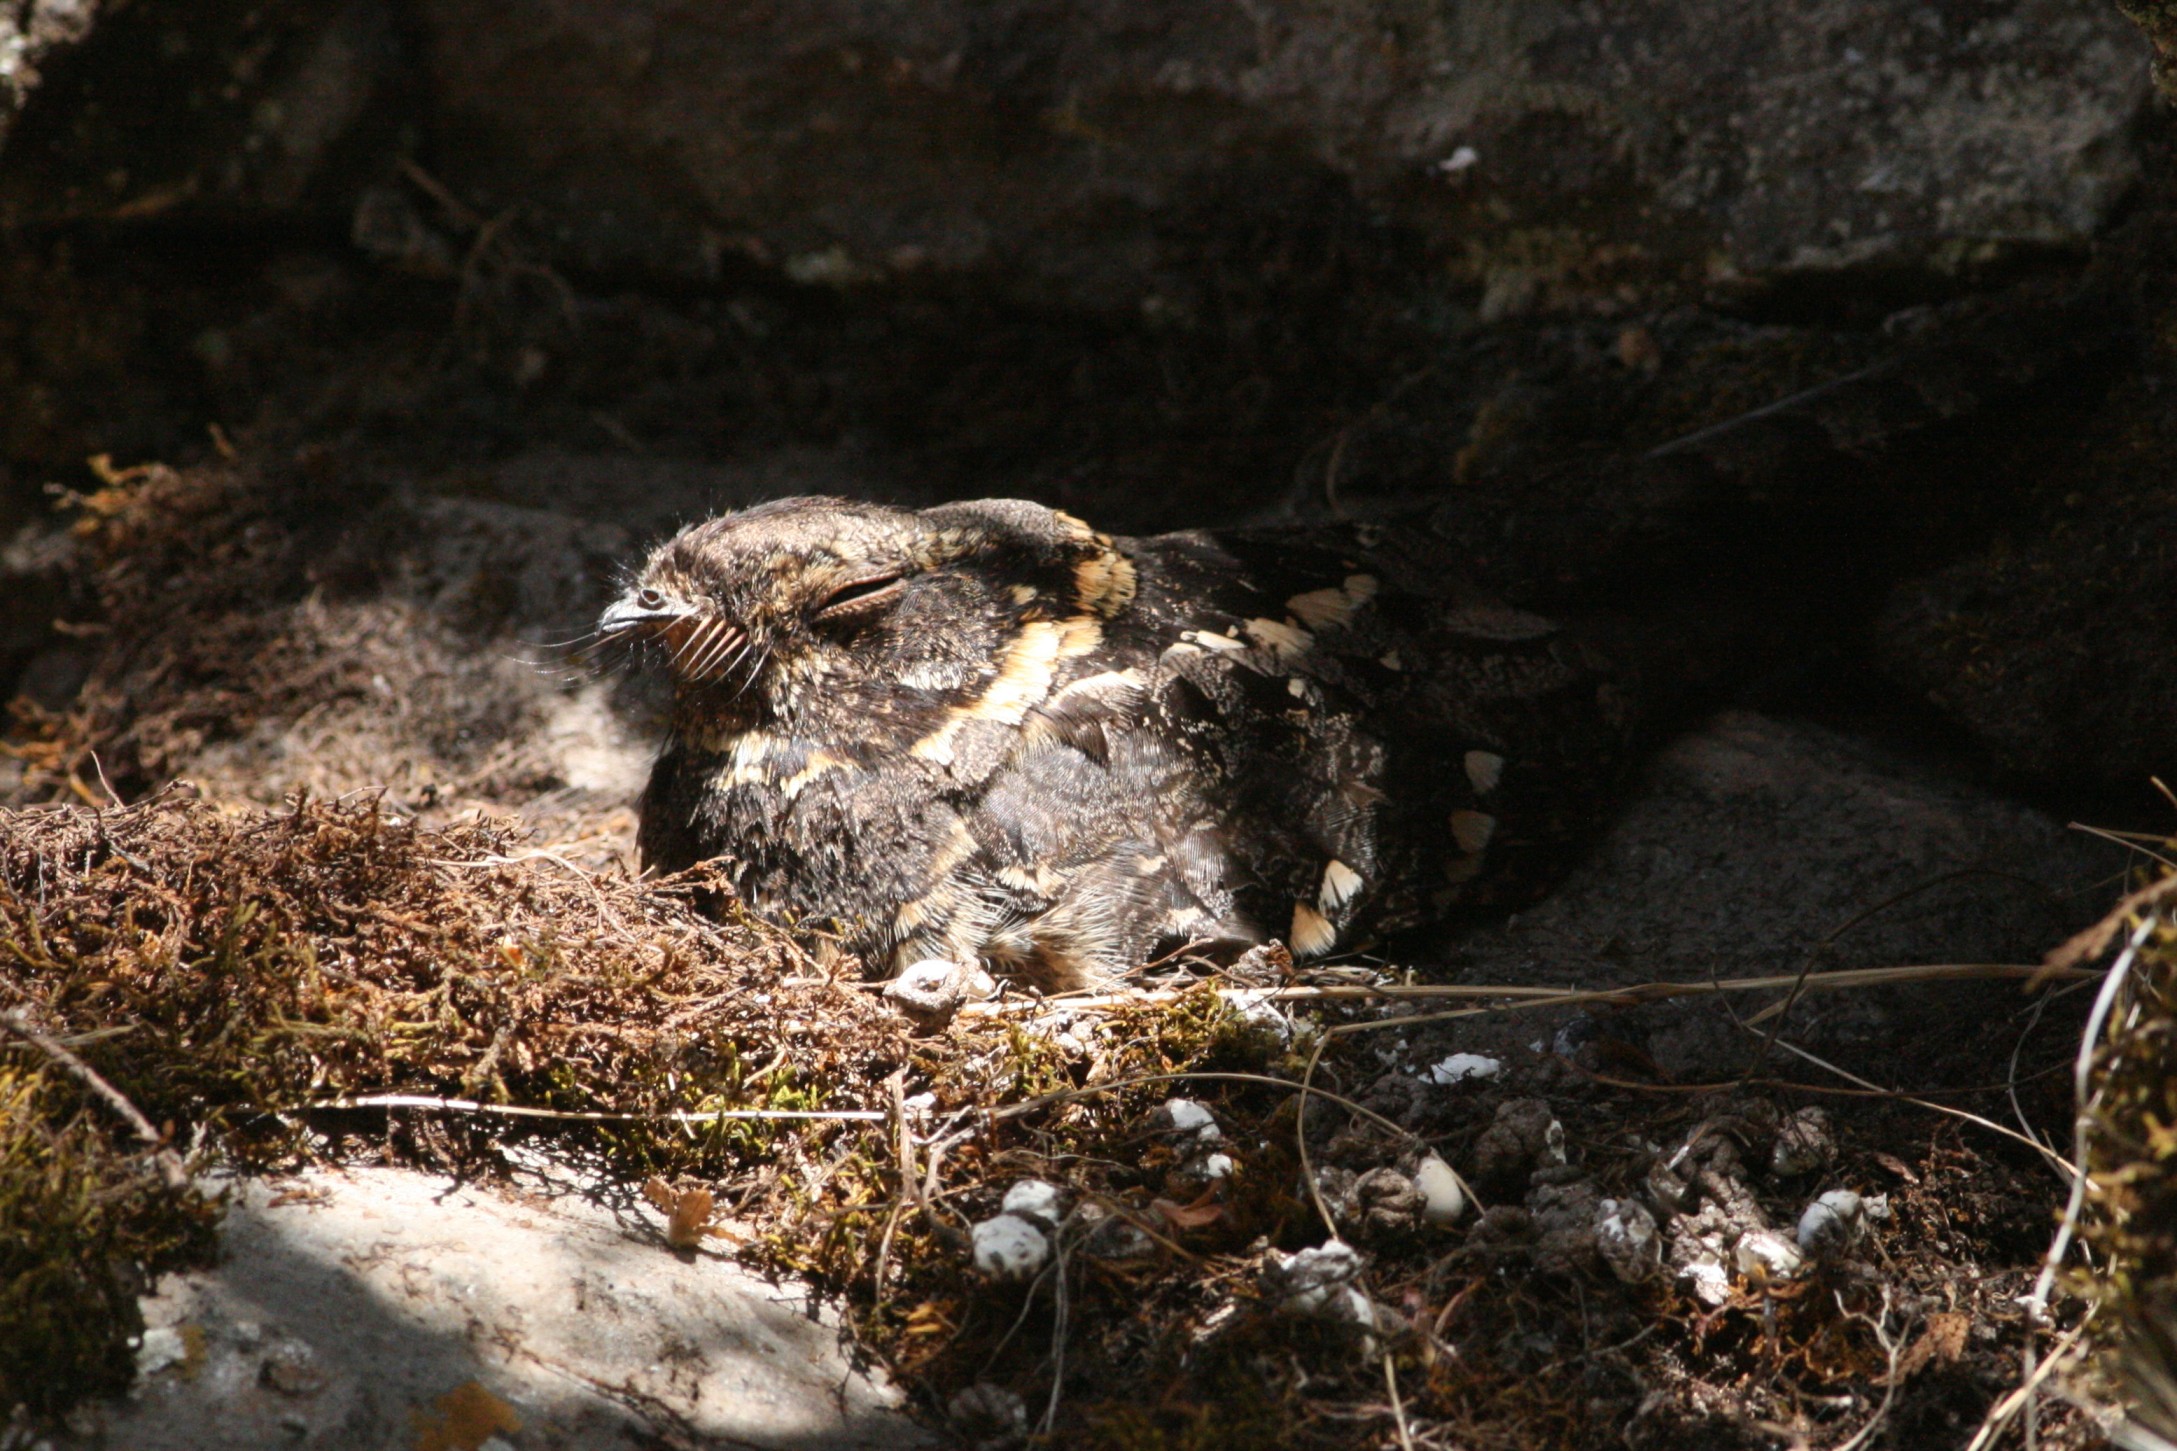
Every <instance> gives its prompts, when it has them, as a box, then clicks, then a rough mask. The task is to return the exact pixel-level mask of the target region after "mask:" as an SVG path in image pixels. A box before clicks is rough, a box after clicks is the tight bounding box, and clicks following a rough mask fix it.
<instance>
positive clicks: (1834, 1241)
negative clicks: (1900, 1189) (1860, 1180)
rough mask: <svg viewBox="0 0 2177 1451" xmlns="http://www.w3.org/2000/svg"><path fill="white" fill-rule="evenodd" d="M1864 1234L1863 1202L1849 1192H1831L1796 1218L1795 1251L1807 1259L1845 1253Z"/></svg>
mask: <svg viewBox="0 0 2177 1451" xmlns="http://www.w3.org/2000/svg"><path fill="white" fill-rule="evenodd" d="M1866 1234H1867V1202H1866V1201H1865V1200H1863V1199H1861V1198H1860V1197H1859V1195H1857V1194H1854V1193H1853V1192H1852V1191H1851V1190H1849V1189H1832V1190H1830V1191H1829V1192H1828V1193H1827V1194H1824V1195H1822V1196H1821V1197H1820V1198H1818V1199H1816V1200H1815V1201H1814V1202H1813V1203H1812V1204H1809V1205H1808V1206H1807V1208H1806V1213H1804V1214H1802V1215H1800V1216H1799V1231H1798V1235H1797V1238H1798V1241H1799V1248H1800V1250H1801V1252H1802V1253H1804V1254H1805V1255H1806V1256H1807V1258H1808V1259H1814V1260H1832V1259H1836V1258H1838V1257H1839V1256H1841V1255H1845V1254H1849V1253H1850V1252H1851V1251H1852V1248H1853V1247H1854V1246H1855V1245H1857V1244H1858V1243H1859V1242H1860V1240H1862V1239H1863V1238H1865V1237H1866Z"/></svg>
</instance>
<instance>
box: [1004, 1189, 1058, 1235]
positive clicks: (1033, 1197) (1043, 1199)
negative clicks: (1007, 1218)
mask: <svg viewBox="0 0 2177 1451" xmlns="http://www.w3.org/2000/svg"><path fill="white" fill-rule="evenodd" d="M1000 1207H1001V1208H1002V1209H1003V1210H1004V1211H1005V1212H1006V1213H1007V1214H1012V1215H1017V1216H1019V1217H1020V1218H1022V1219H1025V1220H1027V1221H1028V1222H1029V1223H1030V1224H1033V1225H1034V1226H1036V1227H1037V1228H1038V1229H1041V1230H1043V1231H1044V1232H1045V1233H1047V1234H1048V1233H1052V1232H1055V1231H1056V1230H1057V1228H1058V1222H1059V1220H1061V1219H1063V1218H1064V1217H1065V1213H1064V1211H1063V1210H1062V1209H1061V1208H1060V1207H1059V1198H1058V1186H1057V1185H1056V1184H1051V1183H1047V1182H1045V1181H1044V1180H1041V1179H1022V1180H1020V1181H1019V1182H1018V1183H1016V1184H1014V1185H1013V1187H1012V1188H1010V1189H1008V1190H1006V1191H1005V1202H1004V1204H1003V1205H1002V1206H1000Z"/></svg>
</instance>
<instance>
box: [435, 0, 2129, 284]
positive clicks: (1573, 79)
mask: <svg viewBox="0 0 2177 1451" xmlns="http://www.w3.org/2000/svg"><path fill="white" fill-rule="evenodd" d="M416 18H417V25H418V30H419V33H420V37H421V44H422V46H423V49H424V55H425V60H426V64H427V65H428V68H429V81H428V87H429V91H430V94H431V97H432V102H433V104H434V106H435V108H436V113H437V119H438V126H439V130H438V134H439V137H440V139H441V142H442V147H441V155H440V162H441V164H442V166H443V167H444V168H445V170H446V173H447V177H446V179H447V180H448V181H450V182H451V183H453V184H454V185H455V186H456V187H457V189H459V190H460V191H462V192H463V194H465V195H471V196H473V197H475V198H477V199H478V204H479V209H480V210H482V211H484V212H486V213H491V212H494V211H496V210H498V209H500V208H505V207H509V206H513V205H515V204H517V203H519V204H521V205H523V206H525V207H528V208H531V209H532V214H533V215H535V216H537V217H539V218H540V219H541V220H542V222H543V224H544V231H545V232H546V233H547V234H548V235H549V237H550V239H551V246H552V248H553V250H554V251H555V252H556V254H557V255H559V256H560V257H562V258H563V259H565V260H567V261H569V262H572V263H578V264H580V265H583V266H588V267H598V268H615V269H625V268H629V267H635V268H641V269H644V270H649V271H653V272H658V273H664V274H670V275H678V276H683V277H693V278H702V277H709V276H715V275H717V273H718V272H719V270H720V268H721V267H722V266H723V265H725V264H726V263H728V262H729V261H730V260H734V259H740V260H751V261H754V262H755V263H757V264H759V265H762V266H764V267H768V268H774V269H777V270H778V271H781V272H783V273H784V274H785V275H786V276H787V277H789V278H791V279H794V280H796V281H800V282H804V283H812V284H825V285H836V286H853V285H855V284H860V283H868V282H879V281H888V280H899V279H910V278H919V277H924V276H927V275H931V274H939V275H942V274H960V273H971V274H978V275H993V276H995V277H997V278H998V279H999V281H1000V283H1001V285H1003V286H1005V287H1007V288H1008V289H1009V290H1010V291H1011V292H1012V294H1013V295H1014V296H1015V297H1017V298H1019V297H1025V298H1028V299H1031V300H1033V301H1036V302H1039V303H1049V302H1052V301H1060V302H1070V303H1076V304H1083V305H1088V306H1092V307H1099V308H1116V309H1119V310H1122V311H1132V310H1134V309H1141V310H1143V311H1144V312H1149V313H1157V314H1159V315H1165V316H1169V317H1173V318H1177V319H1184V318H1186V317H1188V316H1191V315H1192V314H1193V313H1194V312H1195V311H1196V310H1197V309H1198V308H1199V307H1201V306H1202V305H1204V303H1205V301H1206V297H1205V294H1204V292H1203V290H1202V287H1201V278H1202V274H1203V272H1204V269H1205V268H1214V267H1215V266H1216V265H1218V263H1219V261H1220V259H1222V260H1224V261H1228V262H1233V263H1237V264H1238V268H1246V269H1252V268H1253V267H1255V266H1257V265H1258V264H1259V263H1260V262H1261V261H1262V259H1263V257H1264V256H1273V257H1274V256H1277V255H1281V254H1282V253H1283V252H1284V251H1285V249H1286V248H1287V244H1288V243H1289V241H1290V239H1291V237H1292V236H1294V235H1295V234H1297V233H1299V232H1301V231H1304V230H1307V229H1310V228H1314V227H1320V226H1322V225H1324V224H1325V223H1326V222H1328V223H1331V224H1332V225H1336V224H1337V219H1338V218H1339V217H1340V216H1345V217H1348V218H1351V219H1355V220H1359V219H1361V218H1363V217H1366V218H1369V219H1372V220H1374V221H1376V222H1387V223H1390V224H1392V225H1393V227H1394V229H1395V230H1397V231H1399V232H1401V233H1402V234H1405V235H1409V236H1412V237H1415V238H1418V239H1419V240H1420V241H1421V242H1422V244H1423V245H1424V246H1426V247H1427V248H1429V249H1430V250H1432V251H1434V252H1436V253H1439V254H1441V255H1442V256H1443V257H1444V259H1445V260H1446V261H1447V262H1448V264H1449V266H1450V268H1451V269H1452V272H1453V273H1454V275H1456V276H1457V277H1459V278H1461V279H1462V280H1464V281H1466V282H1468V283H1470V284H1472V285H1475V286H1478V287H1480V288H1481V289H1483V311H1484V313H1485V314H1496V315H1505V314H1510V313H1515V312H1518V311H1521V310H1525V309H1528V308H1531V307H1534V306H1537V305H1548V304H1558V303H1580V304H1585V305H1593V304H1596V303H1608V302H1610V301H1612V300H1614V299H1619V298H1621V297H1622V296H1623V295H1624V294H1625V293H1627V292H1630V293H1632V294H1635V295H1638V294H1641V293H1652V292H1655V291H1657V290H1668V289H1669V288H1671V287H1673V286H1675V285H1679V284H1696V285H1709V284H1726V285H1730V284H1736V283H1738V282H1741V281H1746V280H1752V281H1756V282H1768V281H1776V280H1780V279H1788V278H1803V277H1808V276H1819V275H1831V274H1836V273H1838V272H1840V271H1845V270H1849V269H1879V270H1884V271H1891V272H1895V271H1898V270H1907V271H1911V270H1932V271H1935V272H1954V271H1957V270H1959V269H1960V268H1963V267H1966V266H1969V265H1972V264H1975V263H1978V262H1981V261H1985V260H1988V259H1989V258H1991V257H1992V256H1995V255H1999V254H2002V253H2005V252H2007V251H2015V250H2016V249H2017V248H2020V247H2026V248H2045V247H2075V246H2077V245H2078V244H2080V243H2081V242H2083V241H2084V240H2085V239H2086V238H2088V237H2090V236H2092V235H2093V234H2094V232H2095V231H2096V230H2097V229H2098V228H2099V227H2100V226H2101V224H2102V222H2103V221H2104V220H2105V219H2106V218H2107V217H2108V215H2109V214H2110V211H2111V208H2112V207H2114V206H2115V205H2116V203H2117V202H2118V201H2119V200H2120V199H2121V197H2122V196H2123V194H2124V192H2125V191H2126V189H2127V188H2128V187H2129V186H2130V184H2131V182H2132V180H2133V178H2134V176H2135V175H2136V173H2137V170H2138V161H2137V158H2136V156H2135V154H2134V151H2133V147H2132V143H2131V141H2130V138H2129V130H2130V127H2131V124H2132V122H2133V119H2134V117H2135V115H2136V114H2137V113H2138V111H2139V109H2140V107H2141V104H2142V102H2143V101H2144V100H2145V98H2146V96H2147V95H2148V93H2149V89H2150V83H2149V78H2148V56H2147V49H2148V48H2147V46H2146V45H2145V44H2144V43H2143V42H2142V40H2141V38H2140V37H2139V36H2138V35H2137V34H2136V33H2135V32H2134V31H2133V30H2132V29H2131V28H2130V27H2129V26H2128V25H2126V24H2125V22H2124V20H2123V18H2122V17H2121V16H2119V15H2117V14H2114V13H2112V12H2111V11H2110V9H2109V8H2108V7H2106V6H2104V5H2101V4H2098V3H2096V0H1996V3H1993V4H1989V5H1985V6H1978V7H1974V8H1973V9H1972V10H1970V11H1965V12H1958V11H1950V10H1945V9H1942V8H1938V7H1923V8H1921V9H1919V10H1916V11H1914V12H1912V13H1911V14H1909V15H1905V16H1901V15H1900V14H1899V12H1898V11H1897V10H1896V8H1895V7H1894V6H1890V5H1884V4H1879V3H1874V0H1847V3H1843V4H1838V3H1830V0H1821V3H1816V0H1789V3H1785V4H1782V5H1781V6H1777V5H1771V6H1757V7H1749V6H1744V5H1738V4H1732V3H1727V0H1672V3H1668V4H1665V3H1654V0H1650V3H1644V4H1639V5H1635V6H1581V5H1573V4H1564V3H1551V4H1534V3H1531V0H1459V3H1453V4H1445V5H1416V4H1413V3H1410V0H1369V3H1362V4H1355V5H1346V6H1331V7H1323V6H1309V5H1303V4H1299V3H1295V0H1264V3H1260V4H1253V5H1249V6H1246V7H1237V6H1234V7H1210V8H1204V7H1202V6H1199V5H1189V4H1183V3H1175V0H1148V3H1129V4H1113V3H1109V0H1075V3H1070V4H1054V3H1049V0H1044V3H1033V4H1031V3H1023V0H1009V3H1003V4H969V3H966V0H937V3H932V4H926V5H914V6H898V5H891V4H882V3H877V0H814V3H811V4H806V5H798V6H792V7H763V6H757V7H729V8H719V7H713V6H699V5H688V4H673V3H666V0H650V3H645V4H637V5H628V4H621V3H617V0H523V3H522V4H520V5H519V6H518V7H517V10H516V12H515V13H510V12H509V11H508V9H507V7H506V6H504V5H500V4H491V3H483V0H421V3H420V4H419V5H418V6H417V8H416ZM1349 230H1351V229H1349ZM1362 230H1363V231H1365V230H1366V229H1365V227H1364V228H1363V229H1362ZM1349 245H1352V246H1360V247H1365V246H1367V245H1369V243H1368V242H1367V241H1366V239H1365V237H1363V236H1361V235H1360V234H1359V233H1355V234H1354V235H1353V237H1352V238H1351V239H1350V242H1349ZM1238 268H1236V269H1235V270H1238Z"/></svg>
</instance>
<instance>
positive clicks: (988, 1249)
mask: <svg viewBox="0 0 2177 1451" xmlns="http://www.w3.org/2000/svg"><path fill="white" fill-rule="evenodd" d="M968 1234H969V1238H970V1239H971V1241H972V1242H973V1248H972V1250H971V1253H972V1254H973V1256H974V1259H975V1268H976V1269H978V1270H981V1271H982V1272H983V1273H984V1274H986V1275H988V1276H990V1277H991V1278H992V1279H994V1280H1028V1279H1033V1278H1035V1276H1037V1275H1038V1274H1040V1273H1042V1271H1043V1267H1044V1266H1045V1265H1046V1264H1048V1263H1050V1259H1051V1241H1050V1239H1049V1238H1048V1237H1047V1236H1046V1235H1045V1234H1044V1233H1043V1231H1042V1230H1040V1229H1038V1228H1036V1226H1035V1225H1033V1224H1030V1223H1029V1222H1028V1221H1027V1220H1025V1219H1023V1218H1021V1217H1020V1216H1019V1215H1017V1214H998V1215H993V1216H992V1217H991V1218H989V1219H986V1220H983V1221H982V1222H981V1223H979V1224H977V1225H976V1226H975V1227H974V1228H973V1229H971V1230H969V1231H968Z"/></svg>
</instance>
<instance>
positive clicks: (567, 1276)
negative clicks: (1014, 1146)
mask: <svg viewBox="0 0 2177 1451" xmlns="http://www.w3.org/2000/svg"><path fill="white" fill-rule="evenodd" d="M231 1187H232V1193H233V1198H232V1202H231V1207H230V1208H229V1210H228V1213H227V1218H226V1222H225V1225H224V1227H223V1229H222V1231H221V1234H222V1239H223V1247H224V1254H223V1256H222V1258H221V1263H220V1266H219V1268H217V1269H213V1270H203V1271H193V1272H190V1273H188V1274H181V1275H169V1276H167V1277H165V1278H164V1279H163V1280H162V1281H161V1282H160V1285H159V1288H158V1293H157V1294H155V1295H153V1296H151V1297H150V1298H148V1299H147V1300H146V1301H145V1302H144V1316H145V1320H146V1324H147V1327H148V1328H147V1330H146V1332H145V1335H144V1341H143V1345H142V1348H141V1349H140V1350H139V1352H138V1360H137V1363H138V1367H139V1371H140V1374H141V1378H140V1380H139V1382H138V1384H137V1387H136V1389H135V1391H133V1392H132V1393H131V1395H130V1396H129V1398H128V1399H127V1400H125V1401H116V1402H110V1403H104V1404H98V1405H94V1406H92V1407H90V1408H87V1409H86V1411H85V1412H83V1413H82V1414H81V1415H80V1416H79V1417H78V1418H76V1419H77V1420H78V1421H80V1423H81V1424H80V1425H79V1426H78V1428H77V1431H76V1433H75V1434H72V1435H71V1436H69V1437H65V1438H63V1439H61V1440H58V1441H56V1442H55V1443H54V1444H55V1446H56V1447H57V1448H72V1447H76V1446H89V1445H93V1444H97V1445H108V1446H129V1447H135V1448H142V1451H211V1448H216V1447H226V1446H241V1445H249V1446H297V1447H326V1448H332V1447H350V1446H366V1445H367V1446H390V1445H402V1446H406V1445H410V1444H423V1442H422V1440H421V1439H420V1437H421V1432H420V1431H419V1427H422V1426H424V1425H425V1424H427V1423H429V1424H443V1423H448V1422H450V1421H451V1420H452V1419H454V1418H457V1417H458V1418H459V1419H460V1421H461V1423H462V1424H465V1425H474V1426H478V1427H482V1428H484V1429H490V1428H492V1427H497V1428H502V1429H504V1430H505V1431H506V1434H507V1435H509V1436H512V1434H513V1433H512V1429H511V1428H512V1427H514V1426H519V1428H520V1435H519V1437H517V1438H515V1439H518V1440H519V1442H520V1444H522V1445H525V1446H526V1445H531V1444H546V1443H549V1444H551V1445H554V1446H562V1447H567V1448H569V1451H581V1448H596V1451H604V1448H608V1447H621V1446H625V1445H627V1444H628V1443H629V1442H630V1441H645V1442H647V1441H650V1440H672V1439H675V1438H687V1437H695V1438H698V1439H700V1440H702V1441H704V1442H706V1443H711V1442H715V1443H719V1444H733V1445H746V1446H770V1447H782V1448H783V1447H791V1446H807V1445H812V1444H821V1445H826V1446H833V1445H836V1446H854V1447H868V1448H879V1447H907V1446H921V1445H929V1444H932V1441H931V1438H930V1437H929V1436H928V1435H927V1434H926V1433H924V1432H923V1431H922V1430H920V1429H919V1428H918V1427H916V1426H914V1425H913V1424H912V1423H911V1422H909V1421H908V1420H906V1418H905V1417H904V1416H902V1415H901V1414H900V1411H899V1405H900V1397H899V1395H898V1394H897V1393H896V1392H895V1391H893V1390H892V1389H891V1388H890V1387H889V1386H887V1385H885V1384H884V1383H883V1382H881V1381H878V1380H875V1379H872V1378H871V1376H870V1374H869V1373H868V1372H867V1371H865V1370H862V1369H857V1368H855V1367H853V1366H851V1365H850V1364H849V1363H848V1361H847V1359H846V1358H845V1356H844V1355H843V1354H842V1351H841V1348H840V1347H841V1342H840V1339H839V1330H838V1322H837V1317H836V1316H835V1315H833V1314H832V1313H831V1312H830V1311H829V1310H826V1309H824V1308H823V1307H821V1306H820V1305H818V1304H816V1303H815V1302H814V1301H812V1300H811V1299H810V1297H809V1295H808V1294H807V1292H805V1291H801V1290H798V1289H796V1288H795V1287H793V1286H791V1285H782V1284H780V1283H778V1282H776V1281H774V1280H771V1279H767V1278H759V1277H757V1276H755V1275H752V1274H749V1273H748V1272H746V1271H744V1270H741V1269H739V1268H737V1267H736V1266H734V1265H732V1264H730V1263H728V1262H726V1261H724V1260H721V1259H718V1258H716V1257H714V1256H705V1257H700V1258H698V1259H696V1260H694V1261H693V1262H686V1261H683V1260H681V1259H679V1258H677V1257H675V1256H673V1255H671V1254H668V1253H666V1252H664V1251H662V1250H660V1249H658V1248H657V1247H656V1246H655V1244H654V1243H652V1242H650V1241H648V1240H647V1239H646V1237H644V1236H641V1235H637V1234H632V1233H630V1232H628V1231H627V1230H626V1229H624V1228H623V1227H622V1226H621V1225H620V1223H619V1222H618V1221H617V1220H616V1219H615V1218H614V1216H613V1214H612V1212H611V1211H610V1210H609V1209H607V1208H605V1207H603V1206H602V1205H599V1204H597V1203H595V1202H593V1201H592V1200H591V1199H590V1198H589V1197H588V1195H587V1194H586V1193H585V1192H584V1189H583V1188H581V1187H574V1186H562V1185H556V1184H555V1185H548V1186H546V1187H545V1188H544V1189H543V1190H542V1191H541V1192H531V1193H525V1194H524V1195H523V1196H522V1197H520V1198H519V1199H507V1198H502V1197H500V1196H498V1195H497V1194H494V1193H492V1192H490V1191H487V1190H483V1189H480V1188H476V1187H471V1186H463V1185H460V1184H449V1183H448V1182H447V1181H445V1180H443V1179H439V1178H435V1177H432V1176H429V1175H424V1174H417V1173H411V1172H409V1171H406V1170H397V1169H365V1168H353V1169H348V1170H345V1171H332V1170H313V1171H311V1172H309V1173H307V1174H304V1175H302V1176H300V1177H298V1178H295V1179H291V1180H283V1181H281V1182H280V1183H278V1184H267V1183H263V1182H259V1181H239V1182H236V1183H234V1184H233V1185H232V1186H231ZM585 1187H586V1186H585ZM601 1387H610V1388H611V1390H610V1392H607V1391H605V1390H602V1389H594V1388H601ZM483 1434H484V1430H479V1431H478V1436H477V1439H474V1440H467V1441H462V1442H460V1443H459V1444H462V1445H476V1444H478V1443H479V1441H480V1440H481V1438H482V1435H483ZM437 1444H445V1445H452V1444H456V1443H454V1442H452V1441H442V1442H439V1443H437ZM485 1444H488V1443H485Z"/></svg>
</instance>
